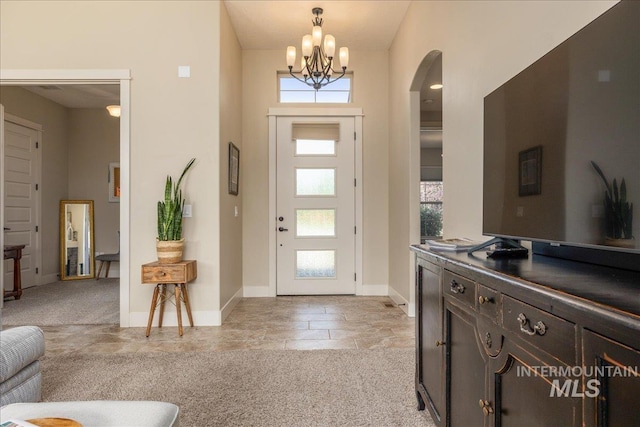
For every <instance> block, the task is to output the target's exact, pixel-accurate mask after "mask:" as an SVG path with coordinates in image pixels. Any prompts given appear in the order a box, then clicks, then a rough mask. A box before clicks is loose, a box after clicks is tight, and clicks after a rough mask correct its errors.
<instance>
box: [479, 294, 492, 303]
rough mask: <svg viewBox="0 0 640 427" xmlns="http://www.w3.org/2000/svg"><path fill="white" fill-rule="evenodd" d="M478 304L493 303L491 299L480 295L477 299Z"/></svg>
mask: <svg viewBox="0 0 640 427" xmlns="http://www.w3.org/2000/svg"><path fill="white" fill-rule="evenodd" d="M478 302H479V303H480V304H487V303H489V302H493V298H491V297H485V296H482V295H480V296H479V297H478Z"/></svg>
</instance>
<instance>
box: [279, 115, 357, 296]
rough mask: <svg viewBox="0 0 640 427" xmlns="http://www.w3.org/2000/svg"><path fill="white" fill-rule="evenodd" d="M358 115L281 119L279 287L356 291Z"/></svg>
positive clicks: (292, 291)
mask: <svg viewBox="0 0 640 427" xmlns="http://www.w3.org/2000/svg"><path fill="white" fill-rule="evenodd" d="M354 128H355V119H354V118H353V117H331V118H316V117H314V118H309V117H278V118H277V122H276V140H277V145H276V162H277V166H276V169H277V171H276V200H277V201H276V217H277V220H276V229H277V231H276V235H277V239H276V245H277V252H276V257H277V261H276V262H277V267H276V282H277V283H276V291H277V294H278V295H327V294H355V283H356V282H355V279H356V277H355V272H356V267H355V248H356V246H355V231H356V230H355V144H354V139H355V138H354Z"/></svg>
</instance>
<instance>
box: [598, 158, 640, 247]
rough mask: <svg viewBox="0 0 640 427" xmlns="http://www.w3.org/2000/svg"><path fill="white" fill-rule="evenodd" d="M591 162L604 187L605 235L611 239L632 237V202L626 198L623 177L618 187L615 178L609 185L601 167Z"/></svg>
mask: <svg viewBox="0 0 640 427" xmlns="http://www.w3.org/2000/svg"><path fill="white" fill-rule="evenodd" d="M591 164H592V165H593V168H594V169H595V170H596V172H597V173H598V175H600V178H602V182H604V186H605V187H606V191H605V193H604V218H605V235H606V236H607V237H610V238H612V239H633V230H632V229H633V203H629V201H628V200H627V184H626V183H625V181H624V178H622V182H620V188H619V189H618V181H617V180H616V179H615V178H614V179H613V185H609V181H608V180H607V178H606V177H605V176H604V173H603V172H602V169H600V167H599V166H598V165H597V164H596V162H594V161H592V162H591Z"/></svg>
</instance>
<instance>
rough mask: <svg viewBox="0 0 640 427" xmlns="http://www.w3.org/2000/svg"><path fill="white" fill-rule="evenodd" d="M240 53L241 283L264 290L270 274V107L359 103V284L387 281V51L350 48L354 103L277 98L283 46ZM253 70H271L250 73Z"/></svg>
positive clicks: (351, 105) (355, 105)
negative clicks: (289, 101) (291, 101)
mask: <svg viewBox="0 0 640 427" xmlns="http://www.w3.org/2000/svg"><path fill="white" fill-rule="evenodd" d="M242 54H243V103H242V109H243V148H244V150H243V155H242V156H241V157H242V167H243V174H242V181H243V184H242V191H243V197H242V200H243V203H244V215H243V240H244V244H243V264H244V271H243V280H244V286H245V287H258V288H263V289H266V287H267V285H268V279H269V276H268V273H269V262H268V261H269V245H268V241H269V216H268V213H269V203H270V200H269V197H268V196H269V126H268V120H267V113H268V109H269V108H270V107H300V108H305V107H306V108H309V107H322V106H327V107H351V108H353V107H360V108H362V110H363V113H364V119H363V136H362V137H363V138H362V139H363V144H362V145H363V181H364V182H363V184H362V185H363V204H364V206H363V212H364V231H363V241H364V250H363V260H364V266H363V267H364V271H363V276H364V277H363V285H365V286H366V285H386V284H387V283H388V282H387V278H388V270H387V259H388V240H387V235H386V233H381V232H380V230H386V229H387V223H388V214H387V212H388V211H387V206H388V180H387V170H388V162H387V157H388V144H389V142H388V141H389V130H388V124H387V116H388V113H389V108H388V81H389V75H388V71H387V70H388V67H387V66H386V65H387V64H388V53H387V52H386V51H367V52H359V51H351V55H350V62H349V64H350V66H349V68H351V69H352V70H353V71H354V80H353V82H354V88H353V103H351V104H323V105H317V104H306V105H304V104H280V103H278V85H277V72H278V71H282V70H286V65H287V64H286V61H285V49H284V48H283V50H274V51H260V50H245V51H243V52H242ZM256 69H262V70H270V72H261V73H254V72H252V71H254V70H256ZM367 70H376V72H375V73H372V72H367ZM245 153H246V154H245ZM257 293H259V292H257ZM263 294H266V290H265V291H264V293H263Z"/></svg>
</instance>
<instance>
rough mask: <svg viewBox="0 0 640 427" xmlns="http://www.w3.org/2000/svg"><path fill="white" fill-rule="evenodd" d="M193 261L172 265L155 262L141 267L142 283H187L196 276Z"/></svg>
mask: <svg viewBox="0 0 640 427" xmlns="http://www.w3.org/2000/svg"><path fill="white" fill-rule="evenodd" d="M197 274H198V273H197V270H196V263H195V261H182V262H178V263H174V264H160V263H157V262H153V263H149V264H145V265H143V266H142V283H187V282H190V281H191V280H193V279H195V278H196V276H197Z"/></svg>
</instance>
